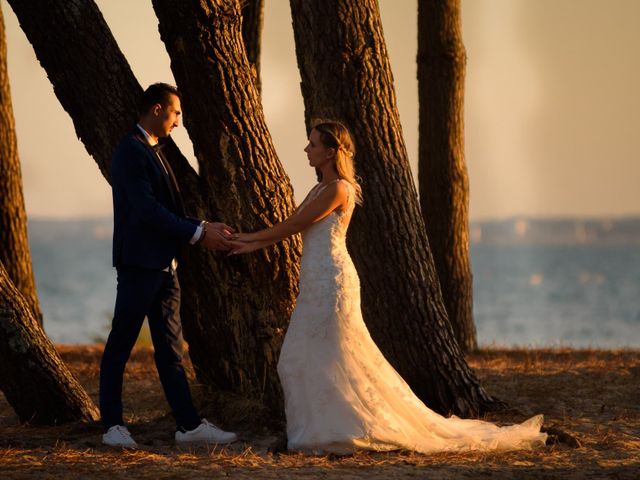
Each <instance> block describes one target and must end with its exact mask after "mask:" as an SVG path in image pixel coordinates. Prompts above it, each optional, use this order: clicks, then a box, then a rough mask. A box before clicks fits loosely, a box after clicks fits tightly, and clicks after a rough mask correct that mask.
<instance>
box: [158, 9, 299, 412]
mask: <svg viewBox="0 0 640 480" xmlns="http://www.w3.org/2000/svg"><path fill="white" fill-rule="evenodd" d="M153 6H154V8H155V11H156V15H157V16H158V19H159V20H160V34H161V36H162V40H163V41H164V43H165V45H166V47H167V51H168V52H169V56H170V57H171V69H172V70H173V74H174V76H175V78H176V81H177V83H178V86H179V88H180V89H181V90H182V91H184V92H188V94H186V95H185V96H184V99H183V101H182V104H183V109H184V111H185V122H186V128H187V130H188V131H189V135H190V137H191V140H192V141H193V144H194V150H195V155H196V158H197V159H198V163H199V165H200V176H201V179H202V184H203V195H204V196H205V198H206V200H207V201H208V202H209V206H210V208H209V211H210V212H212V213H213V214H214V216H215V217H216V218H221V219H223V220H225V221H227V222H228V223H231V224H236V225H237V226H240V227H241V228H242V229H244V230H256V229H260V228H264V227H265V226H267V225H271V224H273V223H275V222H278V221H280V220H282V219H283V218H285V217H286V216H288V215H290V214H291V212H292V211H293V201H292V198H293V192H292V188H291V185H290V183H289V179H288V177H287V175H286V173H285V172H284V170H283V168H282V166H281V165H280V162H279V161H278V158H277V155H276V153H275V149H274V147H273V144H272V142H271V137H270V135H269V132H268V130H267V126H266V123H265V120H264V115H263V112H262V106H261V104H260V96H259V93H258V91H257V88H256V86H255V84H254V81H253V76H252V72H251V67H250V64H249V62H248V60H247V56H246V53H245V47H244V42H243V38H242V30H241V27H242V16H241V11H240V5H239V3H238V2H237V1H233V0H191V1H183V2H181V3H180V4H179V5H178V4H176V3H175V2H174V1H173V0H153ZM297 258H298V240H297V238H296V239H294V240H293V241H287V242H282V243H279V244H277V245H276V246H274V247H273V248H270V249H268V250H266V251H262V252H260V253H258V254H256V255H250V256H243V257H236V258H233V259H225V258H220V257H218V261H211V262H209V264H210V265H211V268H213V269H214V270H215V273H214V275H215V278H216V279H217V281H218V282H219V283H220V284H221V285H223V286H224V287H225V291H224V293H222V294H218V295H209V296H207V297H202V298H200V304H199V305H198V308H197V309H196V310H195V311H193V312H191V314H192V315H193V316H194V317H196V318H197V319H198V320H197V321H198V322H203V323H204V324H206V325H207V327H208V328H206V329H202V330H201V331H199V332H198V333H199V336H198V338H197V339H196V338H192V339H191V341H190V352H191V356H192V358H193V359H194V361H196V363H197V364H198V365H199V366H200V368H204V370H205V372H207V375H209V377H208V383H213V384H215V385H218V386H220V387H222V388H225V389H228V388H235V389H238V388H239V389H240V391H242V392H243V393H245V394H247V395H249V396H250V397H253V398H264V400H265V401H266V402H267V403H268V404H269V405H271V406H272V407H275V408H274V410H276V411H280V410H281V403H280V402H281V391H280V386H279V382H278V377H277V372H276V363H277V358H278V354H279V350H280V345H281V343H282V334H283V332H284V330H285V328H286V325H287V323H288V320H289V316H290V315H291V311H292V308H293V304H294V302H295V294H296V292H297V281H298V267H297ZM208 284H209V282H208ZM217 311H222V312H226V313H227V315H228V317H227V318H226V319H225V321H216V322H212V321H211V319H209V318H208V317H207V314H208V312H217ZM212 349H213V350H214V351H218V352H220V353H221V355H219V356H216V357H214V356H212V355H211V350H212ZM223 372H224V373H223Z"/></svg>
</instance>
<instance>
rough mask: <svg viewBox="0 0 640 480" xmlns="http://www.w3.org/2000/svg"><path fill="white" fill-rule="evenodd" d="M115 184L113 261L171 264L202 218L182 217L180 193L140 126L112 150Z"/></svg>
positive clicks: (149, 265)
mask: <svg viewBox="0 0 640 480" xmlns="http://www.w3.org/2000/svg"><path fill="white" fill-rule="evenodd" d="M169 168H170V167H169ZM111 188H112V193H113V265H114V266H115V267H117V268H120V267H142V268H149V269H157V270H162V269H165V268H166V267H168V266H169V265H170V264H171V260H172V259H174V258H176V257H177V256H178V252H179V250H180V247H181V246H183V245H185V244H186V243H188V242H189V240H190V239H191V238H192V237H193V235H194V234H195V232H196V228H197V226H198V225H199V223H200V220H198V219H195V218H187V217H185V216H184V211H183V206H182V201H181V199H180V198H179V195H180V193H179V192H178V191H176V188H174V183H173V181H172V179H171V177H170V176H169V175H167V173H166V172H165V169H164V168H163V166H162V164H161V162H160V159H158V157H157V154H156V153H155V152H154V150H153V148H152V147H151V146H150V145H149V144H148V142H147V141H146V139H145V137H144V136H143V134H142V132H140V131H139V130H138V128H137V127H136V129H135V130H134V131H133V132H131V133H130V134H129V135H127V136H126V137H125V138H124V139H122V141H121V142H120V144H118V146H117V147H116V150H115V152H114V154H113V158H112V161H111Z"/></svg>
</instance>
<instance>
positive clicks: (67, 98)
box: [9, 0, 297, 409]
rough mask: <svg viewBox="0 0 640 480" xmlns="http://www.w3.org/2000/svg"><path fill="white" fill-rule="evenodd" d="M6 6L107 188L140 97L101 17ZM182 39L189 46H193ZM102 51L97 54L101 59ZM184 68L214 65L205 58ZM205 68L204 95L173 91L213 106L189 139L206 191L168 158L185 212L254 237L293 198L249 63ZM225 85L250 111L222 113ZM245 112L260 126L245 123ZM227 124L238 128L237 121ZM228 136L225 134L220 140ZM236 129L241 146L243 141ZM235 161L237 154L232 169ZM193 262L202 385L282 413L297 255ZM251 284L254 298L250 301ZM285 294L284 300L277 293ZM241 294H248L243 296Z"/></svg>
mask: <svg viewBox="0 0 640 480" xmlns="http://www.w3.org/2000/svg"><path fill="white" fill-rule="evenodd" d="M9 3H10V4H11V5H12V7H13V9H14V11H15V12H16V15H17V16H18V18H19V20H20V23H21V26H22V28H23V30H24V31H25V33H26V34H27V37H28V38H29V41H30V42H31V44H32V45H33V47H34V49H35V52H36V56H37V57H38V59H39V60H40V62H41V64H42V65H43V67H44V68H45V70H46V71H47V74H48V76H49V78H50V80H51V81H52V83H53V86H54V91H55V93H56V95H57V96H58V99H59V100H60V102H61V104H62V105H63V107H64V108H65V110H66V111H67V112H68V113H69V115H70V116H71V118H72V119H73V122H74V125H75V128H76V132H77V133H78V136H79V137H80V139H81V140H82V141H83V143H84V145H85V147H86V149H87V151H88V152H89V153H90V154H91V155H92V156H93V158H94V159H95V161H96V163H97V164H98V166H99V167H100V170H101V171H102V173H103V174H104V175H105V178H107V180H109V165H110V162H111V153H112V151H113V148H114V147H115V145H116V143H117V142H118V140H119V139H120V138H121V137H122V136H123V135H124V134H125V133H126V132H127V131H128V130H129V129H131V128H132V127H133V125H134V123H135V121H136V118H137V116H136V111H137V108H136V100H137V97H138V96H139V95H140V93H141V92H142V89H141V87H140V85H139V84H138V82H137V80H136V79H135V77H134V76H133V73H132V72H131V69H130V68H129V65H128V63H127V61H126V59H125V58H124V56H123V55H122V53H121V51H120V50H119V48H118V45H117V44H116V41H115V39H114V38H113V36H112V34H111V32H110V31H109V28H108V26H107V24H106V23H105V21H104V18H103V17H102V15H101V14H100V12H99V10H98V8H97V7H96V5H95V3H94V2H93V1H92V0H70V1H68V2H57V1H54V0H21V1H18V0H9ZM234 15H235V14H234ZM191 24H192V25H191V26H190V27H189V30H190V31H192V30H193V29H194V28H195V26H196V23H195V21H194V20H193V19H191ZM238 28H239V26H238ZM213 34H215V32H213ZM185 38H186V39H187V38H188V39H189V41H191V37H188V36H185ZM179 47H180V45H174V46H173V47H172V48H178V49H179ZM234 48H235V49H236V50H237V49H238V48H240V47H239V46H236V47H234ZM96 51H99V52H100V55H96V54H95V52H96ZM170 51H172V50H171V49H170ZM59 52H63V53H59ZM174 54H175V53H174ZM233 55H234V57H233V58H231V59H228V60H225V61H228V62H230V63H228V64H229V65H231V64H233V62H236V63H237V62H239V61H240V60H238V57H239V56H240V53H238V52H237V51H234V52H233ZM242 55H244V52H243V53H242ZM105 59H106V60H105ZM187 60H189V61H191V62H194V63H198V62H202V63H206V62H207V60H206V59H205V57H204V56H203V54H202V52H200V53H198V54H197V55H194V58H193V59H187ZM244 62H246V60H244ZM174 63H175V61H174ZM175 68H176V67H175V66H174V69H175ZM206 68H207V65H203V66H200V67H199V70H196V71H198V72H199V73H201V74H202V75H203V76H202V77H200V79H201V80H202V81H203V82H204V83H203V85H204V86H200V85H199V84H196V85H193V86H192V87H187V85H191V84H190V83H189V82H197V79H198V78H199V77H197V76H194V78H190V79H188V80H187V81H185V80H184V79H183V78H182V77H181V76H180V75H176V78H178V83H179V84H180V85H181V86H184V87H185V88H186V90H185V99H184V101H183V103H184V105H185V107H186V109H187V110H188V111H189V115H192V114H193V115H200V116H202V110H203V109H202V108H200V107H199V106H198V105H196V106H193V103H194V102H193V101H192V100H191V99H193V98H195V97H196V95H191V93H190V92H189V90H188V88H193V89H194V91H195V92H198V93H197V95H200V90H205V92H204V96H203V97H198V98H199V99H200V98H202V99H204V100H205V101H203V102H202V103H203V104H205V105H207V102H211V104H210V105H207V114H208V115H209V116H210V117H211V118H206V119H204V120H202V119H201V118H199V117H194V119H193V120H194V122H195V125H196V127H195V128H196V129H198V128H200V125H202V130H198V131H197V132H196V133H195V136H194V133H193V132H192V137H193V138H194V139H197V141H194V143H195V145H196V148H197V149H198V152H199V153H198V157H199V161H200V168H201V173H202V179H203V181H202V182H201V178H200V177H199V176H198V175H197V174H196V172H195V171H194V170H193V169H192V168H191V167H190V166H189V164H188V162H187V160H186V159H185V158H184V156H183V155H182V154H181V153H180V151H179V150H178V148H177V147H176V146H175V144H173V142H171V141H170V142H169V146H168V148H166V149H165V150H164V151H165V152H166V155H167V157H168V158H169V162H170V163H171V166H172V167H173V169H174V171H175V172H176V177H177V180H178V183H179V185H180V189H181V191H182V194H183V196H184V199H185V203H186V207H187V210H188V211H189V212H190V213H191V214H192V215H194V216H197V217H199V218H208V219H211V220H228V221H230V222H235V221H236V220H242V222H243V224H244V225H245V226H249V227H251V228H258V227H259V226H261V225H264V224H268V223H270V222H272V221H276V220H277V219H280V218H282V217H283V216H284V215H285V214H286V213H288V212H289V211H290V209H291V201H290V200H289V199H290V198H291V191H290V187H288V183H287V181H286V177H285V175H284V173H282V171H281V169H278V168H276V166H275V163H270V162H272V159H274V162H275V154H273V147H272V146H271V143H270V141H268V134H267V133H266V127H264V124H263V120H261V115H262V112H261V110H259V114H258V113H251V112H252V111H250V110H249V109H254V110H258V109H259V105H258V106H256V105H255V102H256V100H255V97H256V94H255V93H254V92H255V89H254V88H253V87H251V86H250V84H251V83H252V82H250V81H249V80H248V79H247V69H248V67H247V66H246V63H245V64H244V65H243V66H238V67H237V69H236V70H234V71H232V72H217V75H222V74H225V75H227V76H226V77H224V80H223V79H222V77H220V78H219V79H218V80H215V78H214V79H213V80H211V79H210V78H209V77H208V76H204V75H205V74H206V75H209V73H207V70H206ZM236 74H241V75H242V77H241V78H240V79H239V80H237V79H235V78H234V77H233V75H236ZM223 81H224V82H228V83H229V84H230V85H231V86H232V87H233V90H234V92H231V93H229V92H226V93H224V94H229V95H238V93H239V92H238V91H237V89H236V85H243V86H244V87H246V88H245V91H244V92H240V93H242V94H243V95H245V97H246V98H245V97H243V98H241V99H239V98H237V97H234V98H235V100H234V101H241V102H248V103H247V106H246V108H245V106H243V107H242V108H239V107H238V104H233V105H231V106H229V107H228V109H227V110H226V113H224V112H225V109H226V108H227V107H224V106H221V103H220V102H222V101H223V100H222V98H223V97H222V95H223V92H220V91H218V90H215V89H217V88H220V87H221V85H223ZM236 81H237V82H238V83H236ZM216 82H217V83H216ZM225 85H226V84H225ZM225 88H227V87H226V86H225ZM212 97H215V102H214V101H213V100H211V98H212ZM214 109H217V110H216V111H218V112H219V114H220V115H221V117H220V118H223V121H222V123H216V124H215V126H214V127H212V126H211V122H212V119H216V118H218V117H217V114H213V112H214ZM245 111H250V115H253V116H256V117H259V118H257V119H252V117H248V118H250V120H247V119H243V116H244V115H245ZM232 115H233V116H237V119H235V120H233V121H231V120H230V117H231V116H232ZM196 119H197V120H196ZM201 120H202V121H201ZM236 121H237V125H236V124H235V123H234V122H236ZM229 122H231V123H232V125H231V126H228V124H229ZM189 127H190V128H191V125H190V124H189ZM223 128H226V129H227V131H225V133H224V134H223V133H222V131H223ZM194 131H195V130H194ZM240 131H241V132H242V137H241V138H238V135H239V133H238V132H240ZM203 132H204V133H203ZM209 134H211V135H212V139H213V138H215V139H217V140H216V142H221V143H219V144H218V143H215V144H214V142H213V141H212V140H211V139H205V140H204V142H203V144H204V145H203V146H200V142H201V141H200V136H203V135H204V136H206V135H209ZM254 137H255V139H254ZM225 142H226V143H225ZM211 152H223V153H224V154H223V155H222V154H219V153H211ZM232 155H235V156H237V162H236V161H235V160H234V158H233V157H232ZM263 163H264V165H263ZM247 167H249V169H247ZM245 178H247V180H246V182H245V181H244V180H243V179H245ZM212 192H215V193H212ZM252 208H254V209H255V210H251V209H252ZM187 252H188V253H187V255H186V258H185V259H184V261H183V262H182V263H181V265H180V268H179V271H180V281H181V282H182V287H183V288H182V308H181V314H182V323H183V326H184V332H185V339H186V340H187V342H188V343H189V347H190V355H191V357H192V361H193V363H194V367H195V370H196V373H197V376H198V379H199V380H200V381H201V382H202V383H204V384H207V385H213V386H216V387H218V388H223V389H227V390H233V391H236V392H239V393H242V394H245V395H250V396H252V397H254V398H256V397H257V398H264V399H265V400H267V401H269V402H270V403H271V404H277V405H278V409H279V408H280V407H279V404H280V393H279V389H278V388H277V382H276V381H275V371H274V365H275V360H276V358H277V351H278V349H279V345H280V342H281V337H282V333H283V332H282V328H283V323H282V322H283V318H288V313H286V314H285V313H284V312H288V311H289V310H290V306H291V299H292V298H293V296H294V294H295V291H296V288H297V286H296V279H297V267H296V266H290V264H292V263H294V259H295V256H296V251H295V249H293V250H292V246H291V245H288V246H279V247H277V248H274V249H271V250H268V251H266V252H264V253H262V254H256V255H255V256H252V257H243V258H242V259H233V260H228V259H226V258H225V257H224V256H223V255H213V254H210V253H208V252H205V251H203V250H201V249H200V248H197V247H196V248H190V249H189V250H188V251H187ZM259 255H264V256H265V257H266V258H268V259H272V261H271V262H270V265H266V264H263V263H264V262H258V261H257V260H256V259H257V258H258V256H259ZM253 265H255V269H253V267H252V266H253ZM285 266H286V267H285ZM247 278H250V279H251V280H247ZM252 285H253V288H254V289H255V291H251V292H250V291H249V287H250V286H252ZM278 287H279V288H281V291H280V292H278V291H276V289H277V288H278ZM240 292H244V293H245V294H246V295H245V296H244V297H243V296H242V294H241V293H240ZM209 342H212V343H209Z"/></svg>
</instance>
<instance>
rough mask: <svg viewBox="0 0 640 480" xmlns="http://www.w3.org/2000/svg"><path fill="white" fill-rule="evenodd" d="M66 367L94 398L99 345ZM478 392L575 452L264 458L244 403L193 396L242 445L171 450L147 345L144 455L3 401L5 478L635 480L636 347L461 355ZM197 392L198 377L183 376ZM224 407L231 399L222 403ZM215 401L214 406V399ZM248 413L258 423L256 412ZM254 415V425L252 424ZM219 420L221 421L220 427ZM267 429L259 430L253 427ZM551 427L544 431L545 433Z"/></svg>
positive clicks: (502, 416)
mask: <svg viewBox="0 0 640 480" xmlns="http://www.w3.org/2000/svg"><path fill="white" fill-rule="evenodd" d="M59 349H60V351H61V353H62V356H63V358H64V360H65V361H66V362H67V364H68V365H69V366H70V368H71V369H72V371H73V372H74V374H75V375H76V376H77V377H78V378H79V379H80V381H81V383H82V384H83V385H84V386H85V388H87V390H88V391H89V393H90V394H91V396H92V397H93V398H96V397H97V393H98V366H99V360H100V354H101V351H102V347H101V346H60V347H59ZM468 358H469V362H470V364H471V365H472V367H473V368H474V369H475V370H476V371H477V372H478V374H479V376H480V378H481V379H482V381H483V383H484V385H485V386H486V388H487V389H488V390H489V391H490V392H491V393H492V394H494V395H496V396H498V397H499V398H502V399H504V400H507V401H508V402H509V404H510V406H511V407H513V408H512V410H511V411H510V412H508V413H504V412H503V413H496V414H492V415H489V416H487V417H486V418H487V419H489V420H492V421H496V422H500V423H509V422H516V421H521V420H523V419H524V418H525V417H527V416H529V415H533V414H536V413H544V414H545V427H547V428H551V429H556V431H562V432H566V433H567V434H568V435H569V436H570V437H575V438H577V439H579V441H580V443H581V446H580V447H576V446H570V445H568V444H566V443H555V444H551V445H549V446H547V447H546V448H544V449H541V450H536V451H519V452H507V453H461V454H453V453H443V454H436V455H420V454H415V453H412V452H392V453H359V454H356V455H353V456H348V457H327V456H308V455H301V454H294V453H285V454H279V455H278V454H276V455H274V454H271V453H269V452H268V447H269V445H270V444H271V443H272V442H273V441H274V436H273V435H272V434H271V433H270V429H273V428H274V425H277V422H274V421H269V419H265V418H263V415H264V412H257V413H256V412H255V411H253V409H252V406H251V405H250V404H247V403H246V402H245V403H242V402H237V403H236V404H235V407H228V408H227V409H226V410H225V411H222V412H220V411H219V412H217V413H218V415H216V412H214V411H213V410H212V405H213V404H214V403H215V402H210V401H209V400H210V399H211V398H212V396H211V395H209V394H207V392H206V391H204V390H203V389H202V388H199V387H198V386H197V385H194V394H195V397H196V398H197V399H198V402H199V403H200V406H201V407H202V408H203V410H204V411H205V412H207V414H208V415H210V417H211V419H212V420H216V421H220V420H221V419H220V418H216V417H219V416H220V415H219V414H220V413H222V417H225V418H226V419H227V420H229V419H231V421H232V422H233V423H234V424H236V425H238V424H240V425H242V424H244V425H253V427H252V428H248V427H247V428H244V429H243V430H242V431H241V434H242V436H243V441H241V442H238V443H236V444H233V445H231V446H227V447H225V448H204V447H201V448H191V449H180V448H177V447H175V446H174V445H173V441H172V439H173V421H172V418H171V416H170V415H169V414H168V413H167V405H166V402H165V400H164V397H163V394H162V387H161V386H160V382H159V380H158V378H157V374H156V372H155V368H154V364H153V354H152V352H151V350H150V349H149V348H139V349H137V350H135V351H134V354H133V355H132V357H131V360H130V361H129V364H128V366H127V372H126V378H125V389H124V396H125V405H126V407H125V408H126V410H127V413H128V415H129V417H128V421H129V422H130V425H131V426H130V429H131V431H132V433H133V434H134V436H135V438H136V440H137V441H138V442H139V443H140V444H141V446H142V449H141V450H138V451H117V450H115V451H114V450H111V449H108V448H106V447H104V446H102V445H101V444H100V434H101V429H100V427H99V426H98V425H84V424H71V425H62V426H59V427H35V426H29V425H19V424H18V423H17V420H16V418H15V416H14V414H13V412H12V411H11V408H10V407H9V405H8V404H7V402H6V401H5V400H4V397H2V396H1V395H0V476H2V478H25V479H35V478H38V479H41V478H43V479H44V478H51V479H55V478H60V479H62V478H64V479H69V478H92V479H94V478H95V479H101V478H105V479H107V478H109V479H112V478H118V477H121V476H122V477H124V476H126V477H127V478H136V479H137V478H142V479H145V478H153V479H158V478H189V479H197V478H217V477H224V476H233V477H235V478H247V479H248V478H251V479H267V478H290V477H291V478H293V477H295V478H323V479H326V478H341V479H350V478H368V479H370V480H376V479H383V478H402V477H414V478H415V477H418V478H434V479H436V478H437V479H449V478H484V477H491V478H493V479H495V478H505V479H507V478H508V479H511V478H560V477H562V478H567V479H582V478H629V479H637V478H640V405H639V403H638V402H639V399H640V351H636V350H616V351H613V350H572V349H539V350H533V349H499V348H490V349H486V350H482V351H480V352H478V353H475V354H472V355H470V356H469V357H468ZM192 381H193V382H194V384H195V380H194V379H193V377H192ZM231 403H232V404H233V403H234V402H231ZM218 404H219V403H218ZM256 415H257V416H256ZM260 419H261V423H262V426H259V427H258V428H256V427H255V425H256V421H257V420H260ZM222 421H223V422H224V418H223V419H222ZM262 427H264V428H262ZM552 431H553V430H552Z"/></svg>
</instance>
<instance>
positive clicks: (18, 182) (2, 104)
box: [0, 6, 42, 323]
mask: <svg viewBox="0 0 640 480" xmlns="http://www.w3.org/2000/svg"><path fill="white" fill-rule="evenodd" d="M0 262H1V263H3V264H4V265H5V267H6V269H7V273H8V275H9V278H10V279H11V282H12V283H13V284H14V285H15V286H16V288H17V289H18V290H19V291H20V293H21V294H22V296H23V297H24V299H25V301H26V302H27V304H28V305H29V308H30V310H31V312H32V313H33V316H34V318H36V319H37V320H38V322H39V323H42V311H41V310H40V302H39V301H38V294H37V292H36V282H35V278H34V276H33V269H32V266H31V253H30V251H29V239H28V236H27V214H26V212H25V208H24V195H23V194H22V174H21V173H20V159H19V158H18V141H17V139H16V129H15V122H14V119H13V108H12V106H11V90H10V88H9V75H8V72H7V45H6V40H5V33H4V17H3V14H2V7H1V6H0Z"/></svg>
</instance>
